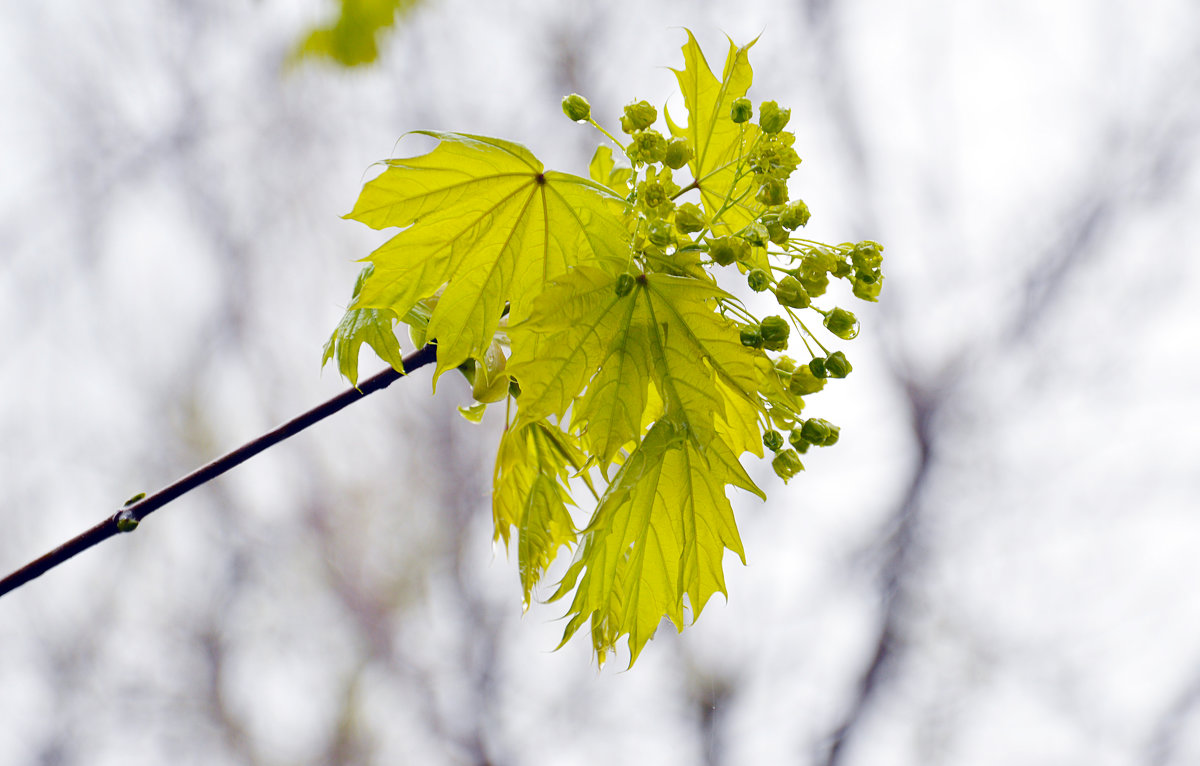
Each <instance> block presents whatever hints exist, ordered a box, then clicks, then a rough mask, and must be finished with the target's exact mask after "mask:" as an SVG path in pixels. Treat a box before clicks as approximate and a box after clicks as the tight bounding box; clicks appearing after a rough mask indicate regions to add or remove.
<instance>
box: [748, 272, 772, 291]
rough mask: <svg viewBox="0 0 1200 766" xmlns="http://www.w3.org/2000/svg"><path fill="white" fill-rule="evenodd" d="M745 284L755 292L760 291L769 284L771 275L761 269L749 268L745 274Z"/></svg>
mask: <svg viewBox="0 0 1200 766" xmlns="http://www.w3.org/2000/svg"><path fill="white" fill-rule="evenodd" d="M746 284H748V285H750V289H751V290H753V291H754V292H756V293H761V292H762V291H763V290H766V289H767V288H768V287H770V286H771V275H770V274H768V273H767V272H765V271H763V270H762V269H751V270H750V273H749V274H747V275H746Z"/></svg>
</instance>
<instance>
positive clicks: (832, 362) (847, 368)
mask: <svg viewBox="0 0 1200 766" xmlns="http://www.w3.org/2000/svg"><path fill="white" fill-rule="evenodd" d="M853 369H854V367H852V366H851V365H850V360H849V359H847V358H846V355H845V354H843V353H842V352H841V351H834V352H833V353H832V354H830V355H829V358H828V359H826V360H825V372H827V373H828V374H829V377H831V378H844V377H846V376H847V375H849V374H850V372H851V371H852V370H853Z"/></svg>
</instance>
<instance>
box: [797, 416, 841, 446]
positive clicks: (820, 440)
mask: <svg viewBox="0 0 1200 766" xmlns="http://www.w3.org/2000/svg"><path fill="white" fill-rule="evenodd" d="M830 426H833V424H832V423H830V422H829V421H828V420H822V419H821V418H809V419H808V420H806V421H804V423H803V425H801V426H800V438H801V439H803V440H804V441H806V442H808V443H809V444H816V445H817V446H821V445H823V444H824V443H825V440H826V439H828V438H829V433H830ZM834 427H835V428H836V426H834Z"/></svg>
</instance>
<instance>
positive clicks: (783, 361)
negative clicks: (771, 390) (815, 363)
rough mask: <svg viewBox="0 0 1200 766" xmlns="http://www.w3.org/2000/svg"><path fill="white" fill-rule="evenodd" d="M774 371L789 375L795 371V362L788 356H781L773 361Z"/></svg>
mask: <svg viewBox="0 0 1200 766" xmlns="http://www.w3.org/2000/svg"><path fill="white" fill-rule="evenodd" d="M775 369H776V370H777V371H778V372H781V373H783V372H786V373H788V374H789V375H790V374H791V372H792V370H794V369H796V360H795V359H793V358H791V357H790V356H781V357H779V358H778V359H776V360H775Z"/></svg>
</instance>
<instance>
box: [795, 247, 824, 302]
mask: <svg viewBox="0 0 1200 766" xmlns="http://www.w3.org/2000/svg"><path fill="white" fill-rule="evenodd" d="M824 260H825V259H823V258H820V257H818V256H816V255H806V256H804V258H803V259H802V260H801V261H800V266H799V268H797V269H795V270H793V271H792V274H794V275H795V276H796V279H799V280H800V284H802V285H804V289H805V290H806V291H807V292H808V295H809V297H810V298H818V297H820V296H822V295H824V294H825V290H826V288H828V287H829V277H828V275H827V274H826V269H825V268H824V263H823V261H824Z"/></svg>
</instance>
